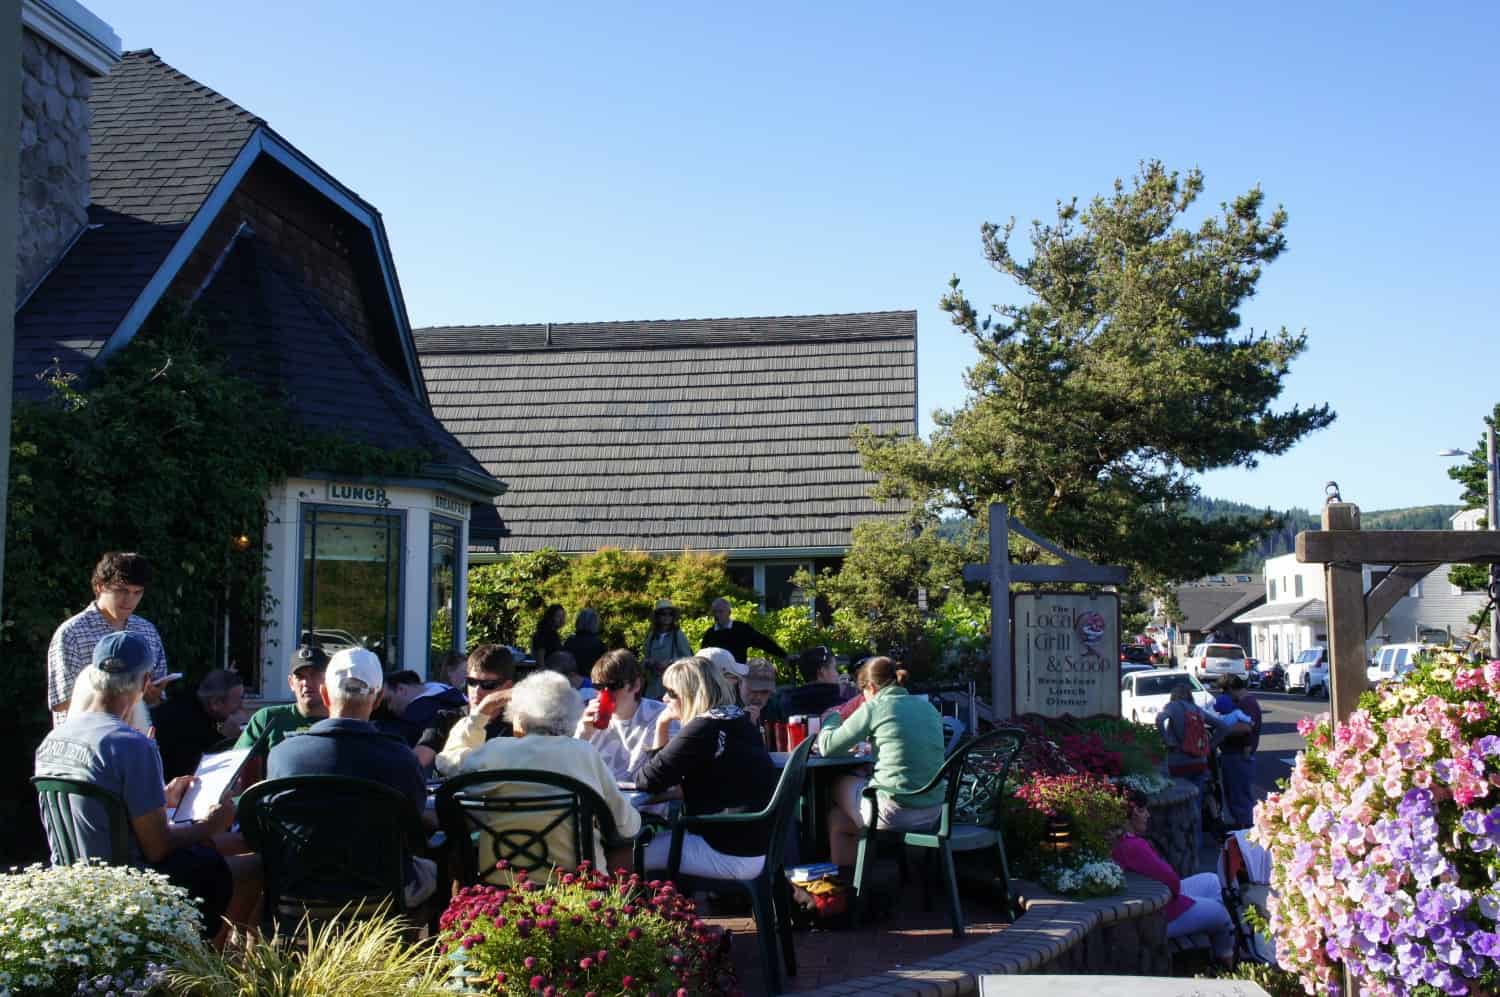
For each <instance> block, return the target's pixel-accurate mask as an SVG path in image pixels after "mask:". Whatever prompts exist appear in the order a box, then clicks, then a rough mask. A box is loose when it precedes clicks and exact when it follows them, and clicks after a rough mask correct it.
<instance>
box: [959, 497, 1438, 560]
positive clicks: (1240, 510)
mask: <svg viewBox="0 0 1500 997" xmlns="http://www.w3.org/2000/svg"><path fill="white" fill-rule="evenodd" d="M1462 508H1463V506H1459V505H1417V506H1411V507H1410V508H1406V509H1377V510H1375V511H1373V512H1365V511H1364V510H1360V517H1359V518H1360V525H1361V526H1363V527H1364V528H1365V529H1367V530H1446V529H1447V528H1448V526H1449V520H1450V518H1451V517H1452V516H1453V514H1454V513H1455V512H1458V511H1459V510H1460V509H1462ZM1268 512H1269V513H1271V514H1272V515H1274V516H1277V517H1279V518H1281V519H1283V520H1285V524H1284V525H1283V526H1282V528H1281V529H1280V530H1277V531H1276V532H1274V533H1271V534H1269V535H1268V536H1266V537H1265V538H1264V539H1262V540H1261V542H1260V545H1259V546H1258V547H1257V548H1256V549H1254V550H1252V551H1249V552H1247V553H1246V554H1245V556H1244V557H1242V558H1241V559H1240V562H1239V563H1238V564H1236V565H1234V566H1233V567H1232V568H1230V569H1229V570H1231V571H1252V572H1253V571H1259V570H1260V569H1261V566H1262V565H1264V564H1265V563H1266V559H1267V558H1272V557H1277V556H1279V555H1281V554H1290V553H1291V552H1292V551H1293V550H1294V549H1295V547H1296V543H1297V534H1298V533H1301V532H1302V531H1303V530H1316V529H1317V528H1318V527H1319V526H1320V525H1321V523H1322V520H1321V519H1320V518H1319V516H1318V515H1317V514H1315V513H1311V512H1308V511H1307V510H1306V509H1301V508H1291V509H1285V510H1282V511H1280V512H1278V511H1276V510H1273V509H1261V508H1257V507H1256V506H1253V505H1246V504H1245V503H1244V502H1232V501H1230V500H1228V499H1214V498H1197V499H1194V500H1193V501H1192V502H1190V503H1188V507H1187V514H1188V515H1189V516H1192V517H1194V518H1196V519H1201V520H1204V521H1205V522H1207V521H1210V520H1214V519H1229V518H1231V517H1234V516H1257V517H1258V516H1262V515H1265V514H1266V513H1268ZM964 525H965V523H964V520H963V519H962V518H958V519H949V520H944V521H943V522H941V523H939V524H938V533H939V534H940V535H941V536H944V537H947V538H949V539H951V538H953V537H956V536H957V535H958V534H959V532H960V531H961V530H962V529H963V528H964Z"/></svg>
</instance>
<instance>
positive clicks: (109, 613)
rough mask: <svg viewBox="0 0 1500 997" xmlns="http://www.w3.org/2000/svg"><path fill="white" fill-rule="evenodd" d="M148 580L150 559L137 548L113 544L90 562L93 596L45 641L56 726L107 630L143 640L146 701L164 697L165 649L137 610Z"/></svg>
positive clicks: (152, 703)
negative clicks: (146, 665)
mask: <svg viewBox="0 0 1500 997" xmlns="http://www.w3.org/2000/svg"><path fill="white" fill-rule="evenodd" d="M150 583H151V562H149V561H147V560H146V558H145V556H143V555H141V554H133V553H128V552H126V551H118V550H112V551H109V552H107V553H106V554H105V555H104V556H103V557H101V558H99V563H98V564H96V565H94V576H93V579H92V584H93V589H94V601H93V602H91V603H89V606H88V608H87V609H85V610H84V611H83V612H81V613H78V614H77V615H75V616H72V617H69V618H68V619H67V620H65V621H64V622H63V623H62V625H61V626H59V627H58V628H57V630H56V631H54V632H53V634H52V641H51V643H50V644H48V645H47V707H48V708H49V709H50V710H52V723H53V726H54V727H55V726H57V725H58V724H61V723H62V722H63V720H64V719H65V718H66V716H67V713H68V704H69V703H70V702H71V701H72V698H73V683H74V682H75V681H76V680H77V678H78V673H79V672H81V671H83V670H84V669H85V668H87V667H88V664H89V658H90V656H91V655H92V654H93V653H94V645H95V644H97V643H99V641H100V639H101V638H103V637H105V636H106V635H108V634H113V633H131V634H134V635H136V636H137V637H139V638H140V639H141V640H142V641H143V642H144V643H145V644H146V647H147V649H148V650H149V652H150V656H151V682H150V683H149V684H148V685H147V686H146V694H145V697H144V698H145V703H146V705H147V706H155V705H156V704H157V703H160V702H161V701H162V699H163V690H164V689H165V688H166V685H167V683H168V682H170V681H171V679H169V678H167V653H166V651H164V650H163V649H162V644H161V635H160V634H158V633H157V632H156V627H154V626H152V625H151V621H150V620H147V619H146V618H145V617H142V616H137V615H136V613H135V611H136V608H137V607H138V606H139V605H140V604H141V598H142V597H143V596H144V595H145V594H146V586H147V585H149V584H150Z"/></svg>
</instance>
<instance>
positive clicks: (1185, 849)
mask: <svg viewBox="0 0 1500 997" xmlns="http://www.w3.org/2000/svg"><path fill="white" fill-rule="evenodd" d="M1150 805H1151V825H1150V827H1148V828H1147V829H1146V838H1147V839H1148V840H1149V841H1150V842H1151V843H1152V844H1153V845H1155V846H1156V850H1157V851H1158V852H1161V856H1162V858H1164V859H1166V860H1167V862H1168V864H1170V865H1171V866H1172V868H1173V869H1175V870H1176V871H1177V875H1179V876H1191V875H1192V874H1193V873H1195V872H1198V871H1199V869H1198V841H1199V837H1200V834H1201V832H1202V830H1203V825H1202V816H1201V810H1200V804H1199V800H1198V787H1196V786H1194V785H1193V784H1192V783H1190V782H1188V781H1186V780H1184V779H1174V780H1173V781H1172V785H1171V786H1169V787H1167V788H1166V789H1164V790H1162V791H1161V792H1160V793H1157V794H1156V795H1155V796H1153V797H1151V804H1150Z"/></svg>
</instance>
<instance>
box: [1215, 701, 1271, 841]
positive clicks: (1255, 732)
mask: <svg viewBox="0 0 1500 997" xmlns="http://www.w3.org/2000/svg"><path fill="white" fill-rule="evenodd" d="M1219 688H1221V689H1223V690H1224V691H1225V692H1228V693H1229V698H1230V699H1232V700H1234V707H1235V709H1237V710H1240V711H1242V712H1243V713H1245V714H1246V715H1248V716H1249V717H1250V729H1249V730H1248V731H1246V732H1244V733H1236V734H1230V735H1229V736H1228V737H1226V738H1225V739H1224V741H1223V743H1222V744H1220V746H1219V769H1220V771H1221V772H1222V773H1223V776H1224V795H1225V796H1227V797H1228V800H1227V801H1226V802H1227V803H1228V804H1229V818H1230V821H1231V823H1232V824H1233V826H1234V827H1237V828H1240V827H1249V826H1250V824H1251V819H1252V818H1253V816H1254V812H1255V785H1254V783H1255V751H1256V749H1257V748H1259V747H1260V727H1261V711H1260V703H1258V702H1257V701H1256V699H1255V697H1254V696H1252V695H1250V693H1249V691H1248V690H1247V689H1246V687H1245V680H1244V679H1242V678H1240V677H1239V676H1238V675H1233V676H1226V677H1225V678H1224V680H1223V681H1222V682H1221V683H1220V685H1219ZM1239 726H1240V727H1243V726H1244V725H1243V724H1241V725H1239Z"/></svg>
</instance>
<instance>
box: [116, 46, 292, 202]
mask: <svg viewBox="0 0 1500 997" xmlns="http://www.w3.org/2000/svg"><path fill="white" fill-rule="evenodd" d="M89 110H90V111H92V112H93V121H92V123H91V124H90V125H89V142H90V148H89V167H90V169H89V195H90V197H91V198H92V200H93V202H94V203H95V204H97V205H100V206H101V207H105V208H109V209H111V210H113V211H117V212H119V213H120V214H122V215H128V216H130V217H132V218H134V219H136V220H138V221H142V222H152V223H156V224H167V225H170V224H173V223H178V224H181V223H186V222H187V221H189V220H190V219H191V218H192V217H193V215H195V214H196V213H197V212H198V209H199V208H200V207H202V206H203V202H204V200H205V199H206V198H207V197H208V194H209V191H211V190H212V189H213V188H214V185H215V184H217V183H218V182H219V180H220V179H221V178H222V177H223V176H224V173H225V172H226V171H227V170H228V169H229V166H230V164H231V163H233V162H234V160H235V157H236V156H238V155H239V153H240V150H241V149H243V148H244V147H245V143H246V142H247V141H249V139H250V136H251V135H253V134H255V130H256V129H257V128H259V127H260V126H262V125H264V124H265V122H264V121H262V120H261V119H260V118H258V117H256V116H255V115H253V114H251V113H250V112H249V111H247V110H245V109H244V108H243V107H240V106H239V105H238V104H236V103H234V102H233V101H232V100H229V99H228V98H227V97H225V96H223V95H222V94H220V93H217V92H216V91H214V90H212V89H210V88H208V87H206V86H204V85H203V84H202V83H199V82H198V81H197V80H194V79H192V78H190V77H188V76H184V75H183V74H182V73H180V72H178V71H177V70H176V69H173V68H172V67H171V66H169V65H167V64H166V63H165V62H162V61H161V59H160V58H158V57H157V55H156V53H155V52H153V51H152V50H150V49H142V50H140V51H137V52H126V53H125V56H124V58H123V59H122V60H121V61H120V64H119V65H117V66H115V68H114V69H113V70H111V71H110V73H109V75H107V76H105V77H103V78H102V79H99V80H97V81H95V83H94V90H93V93H92V94H91V95H90V97H89Z"/></svg>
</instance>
